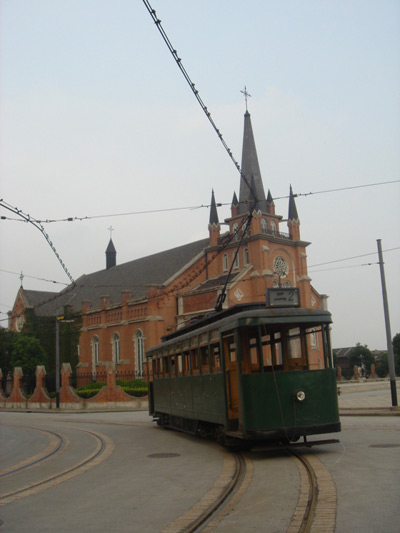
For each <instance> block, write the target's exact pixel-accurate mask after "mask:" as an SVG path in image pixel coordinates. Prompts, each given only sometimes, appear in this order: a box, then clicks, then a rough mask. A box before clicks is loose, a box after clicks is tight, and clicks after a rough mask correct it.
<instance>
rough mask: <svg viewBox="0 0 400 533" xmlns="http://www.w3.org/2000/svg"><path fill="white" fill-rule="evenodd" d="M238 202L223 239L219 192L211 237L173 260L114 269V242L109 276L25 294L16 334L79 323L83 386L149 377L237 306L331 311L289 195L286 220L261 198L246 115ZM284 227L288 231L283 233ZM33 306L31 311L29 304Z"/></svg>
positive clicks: (314, 338)
mask: <svg viewBox="0 0 400 533" xmlns="http://www.w3.org/2000/svg"><path fill="white" fill-rule="evenodd" d="M241 169H242V172H241V175H240V183H239V198H238V197H237V195H236V193H233V200H232V205H231V215H230V217H229V218H227V219H226V220H225V221H224V224H225V225H226V227H227V228H228V229H227V231H224V232H221V224H220V221H219V217H218V209H217V202H216V199H215V196H214V191H213V192H212V195H211V207H210V214H209V221H208V237H207V238H205V239H202V240H199V241H196V242H192V243H190V244H186V245H183V246H179V247H177V248H173V249H171V250H166V251H163V252H159V253H156V254H153V255H150V256H147V257H143V258H140V259H136V260H133V261H129V262H127V263H124V264H121V265H118V264H117V260H116V256H117V252H116V250H115V247H114V244H113V241H112V239H110V242H109V244H108V247H107V249H106V268H105V269H104V270H101V271H99V272H94V273H92V274H88V275H83V276H81V277H80V278H79V279H77V280H76V281H75V282H74V283H72V284H71V285H70V286H69V287H67V288H66V289H64V290H63V291H61V292H60V293H58V294H54V293H53V295H52V296H51V295H50V294H49V293H41V294H39V291H26V290H25V289H23V288H22V287H21V289H20V291H19V293H18V295H17V299H16V302H15V304H14V308H13V311H12V315H11V317H10V328H11V329H14V330H18V329H20V328H21V326H22V325H23V321H24V312H25V310H26V309H27V308H29V307H31V308H32V309H33V310H34V313H35V314H36V315H38V316H53V317H54V316H56V313H57V310H59V309H60V308H61V309H63V308H64V309H65V308H67V309H70V310H71V311H72V312H75V313H79V314H81V318H82V325H81V331H80V337H79V364H78V365H77V369H76V373H77V380H78V383H79V377H80V376H81V377H83V376H87V375H89V376H91V378H92V379H93V380H97V381H99V380H102V378H104V376H105V373H106V368H107V365H108V364H109V363H110V362H111V363H113V365H114V368H115V370H116V372H117V374H119V375H124V374H130V375H134V376H136V377H143V376H144V374H145V364H144V362H145V351H146V349H148V348H150V347H152V346H154V345H156V344H159V342H160V340H161V337H162V335H165V334H167V333H169V332H171V331H174V330H175V329H176V328H179V327H180V325H182V324H184V323H185V322H187V321H188V320H190V319H193V318H195V317H196V316H199V315H204V314H206V313H210V312H213V311H214V310H215V309H216V308H218V309H222V308H224V309H225V308H228V307H231V306H233V305H236V304H240V303H249V302H262V301H265V294H266V289H267V288H271V287H296V288H298V289H299V293H300V303H301V307H305V308H310V309H312V308H314V309H318V308H323V309H325V308H326V300H327V296H325V295H322V294H319V293H318V292H317V291H316V290H315V289H314V288H313V287H312V285H311V283H310V282H311V279H310V278H309V276H308V274H307V253H306V248H307V246H308V245H309V244H310V243H309V242H306V241H303V240H302V239H301V237H300V220H299V216H298V213H297V208H296V203H295V197H294V194H293V191H292V188H291V187H290V191H289V200H288V215H287V219H285V220H284V219H283V216H282V215H279V214H277V213H276V212H275V204H274V200H273V197H272V194H271V192H270V191H269V190H268V193H267V195H266V194H265V190H264V185H263V181H262V177H261V172H260V168H259V163H258V157H257V151H256V144H255V140H254V135H253V129H252V123H251V117H250V113H249V112H248V111H247V110H246V113H245V115H244V134H243V149H242V166H241ZM284 222H287V227H286V226H285V228H284V229H285V230H286V231H281V225H283V223H284ZM33 302H35V303H33ZM308 342H309V346H308V353H309V362H310V368H311V369H317V368H321V367H322V366H323V356H322V346H321V344H322V343H321V342H320V339H319V333H317V332H316V333H315V334H314V335H310V336H309V340H308Z"/></svg>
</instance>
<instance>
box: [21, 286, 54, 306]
mask: <svg viewBox="0 0 400 533" xmlns="http://www.w3.org/2000/svg"><path fill="white" fill-rule="evenodd" d="M19 294H20V295H21V297H22V301H23V303H24V306H25V308H26V309H29V308H32V307H36V306H37V305H39V304H41V303H43V302H47V301H48V300H49V299H51V298H54V297H55V296H56V295H57V294H59V293H58V292H51V291H32V290H27V289H24V288H23V287H21V288H20V291H19Z"/></svg>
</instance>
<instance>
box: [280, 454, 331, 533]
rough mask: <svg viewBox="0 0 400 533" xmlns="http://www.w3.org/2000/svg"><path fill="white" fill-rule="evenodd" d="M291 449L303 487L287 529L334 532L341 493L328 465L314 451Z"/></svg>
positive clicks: (300, 532)
mask: <svg viewBox="0 0 400 533" xmlns="http://www.w3.org/2000/svg"><path fill="white" fill-rule="evenodd" d="M288 452H289V454H290V457H291V458H292V459H293V460H294V461H295V462H296V464H297V467H298V470H299V475H300V489H299V498H298V502H297V506H296V510H295V512H294V514H293V516H292V519H291V522H290V525H289V528H288V530H287V533H309V532H310V533H314V532H315V533H317V532H321V531H323V532H324V533H334V531H335V524H336V508H337V493H336V487H335V484H334V482H333V480H332V478H331V476H330V474H329V472H328V470H327V468H326V467H325V466H324V465H323V464H322V462H321V461H320V460H319V459H318V458H317V457H316V456H315V455H313V454H312V453H309V452H307V453H304V454H303V453H300V452H298V451H295V450H290V449H289V450H288Z"/></svg>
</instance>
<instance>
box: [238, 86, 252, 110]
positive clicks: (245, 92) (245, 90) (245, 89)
mask: <svg viewBox="0 0 400 533" xmlns="http://www.w3.org/2000/svg"><path fill="white" fill-rule="evenodd" d="M240 92H241V93H242V94H244V99H245V100H246V113H247V98H248V97H249V96H250V98H251V94H249V93H248V92H247V88H246V85H245V86H244V91H240Z"/></svg>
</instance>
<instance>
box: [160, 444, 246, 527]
mask: <svg viewBox="0 0 400 533" xmlns="http://www.w3.org/2000/svg"><path fill="white" fill-rule="evenodd" d="M223 453H224V463H223V467H222V470H221V473H220V475H219V477H218V478H217V480H216V482H215V483H214V485H213V487H212V488H211V489H210V490H209V491H208V492H207V493H206V494H205V495H204V496H203V497H202V498H201V499H200V500H199V501H198V502H197V503H196V504H195V505H194V506H193V507H192V508H191V509H189V510H188V511H186V512H185V513H184V514H183V515H181V516H180V517H178V518H177V519H176V520H174V521H173V522H172V523H171V524H169V525H168V526H167V527H166V528H165V529H163V531H162V533H178V532H179V533H195V532H200V531H203V532H206V531H213V530H214V528H215V525H216V523H219V522H220V520H222V519H223V515H222V512H223V510H224V509H225V510H226V512H229V511H228V509H227V506H229V504H230V503H231V502H232V501H233V499H234V498H235V496H237V495H238V494H239V491H240V489H241V488H243V487H245V488H247V486H248V485H249V483H250V480H251V476H252V466H251V468H250V469H249V468H248V461H247V460H246V458H245V457H244V456H243V455H242V454H240V453H230V452H227V451H224V452H223ZM240 496H241V495H240ZM240 496H239V498H240Z"/></svg>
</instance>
